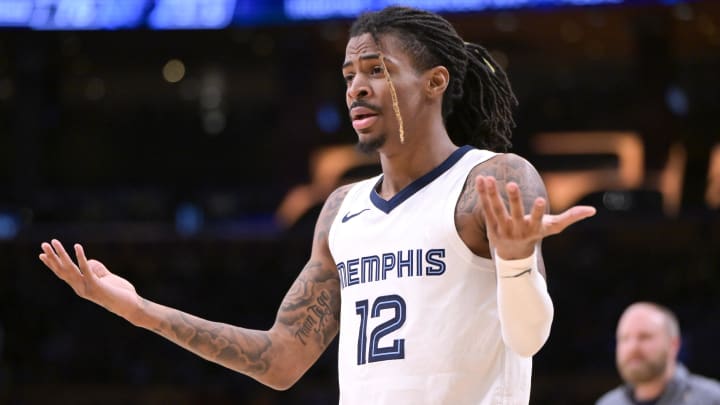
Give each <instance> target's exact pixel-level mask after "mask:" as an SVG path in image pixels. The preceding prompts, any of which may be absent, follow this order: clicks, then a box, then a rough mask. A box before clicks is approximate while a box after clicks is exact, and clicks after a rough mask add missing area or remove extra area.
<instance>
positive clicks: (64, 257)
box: [51, 239, 75, 266]
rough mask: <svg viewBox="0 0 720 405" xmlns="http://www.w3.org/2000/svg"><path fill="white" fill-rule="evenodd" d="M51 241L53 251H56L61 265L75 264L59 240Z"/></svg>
mask: <svg viewBox="0 0 720 405" xmlns="http://www.w3.org/2000/svg"><path fill="white" fill-rule="evenodd" d="M51 243H52V247H53V248H54V249H55V252H57V255H58V258H60V264H62V265H63V266H75V262H73V260H72V259H71V258H70V255H68V253H67V252H66V251H65V247H64V246H63V245H62V243H60V241H59V240H57V239H53V240H52V241H51Z"/></svg>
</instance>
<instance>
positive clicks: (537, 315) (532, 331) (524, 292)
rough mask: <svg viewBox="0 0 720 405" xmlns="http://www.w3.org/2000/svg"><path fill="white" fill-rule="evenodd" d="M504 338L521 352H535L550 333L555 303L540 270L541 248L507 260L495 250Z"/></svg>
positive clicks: (512, 347) (500, 316)
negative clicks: (527, 255) (525, 255)
mask: <svg viewBox="0 0 720 405" xmlns="http://www.w3.org/2000/svg"><path fill="white" fill-rule="evenodd" d="M493 253H494V257H495V270H496V272H497V300H498V315H499V318H500V327H501V329H502V337H503V341H504V342H505V344H506V345H508V346H509V347H510V348H511V349H512V350H513V351H515V352H516V353H518V354H519V355H521V356H525V357H529V356H532V355H534V354H535V353H536V352H537V351H538V350H540V348H541V347H542V345H543V344H544V343H545V341H546V340H547V338H548V336H549V335H550V326H551V325H552V319H553V304H552V300H551V299H550V295H549V294H548V292H547V284H546V283H545V278H544V277H543V276H542V275H541V274H540V272H539V271H538V262H537V261H538V252H537V248H535V251H534V252H533V254H532V255H530V256H529V257H526V258H523V259H517V260H504V259H502V258H501V257H500V256H498V255H497V251H494V252H493Z"/></svg>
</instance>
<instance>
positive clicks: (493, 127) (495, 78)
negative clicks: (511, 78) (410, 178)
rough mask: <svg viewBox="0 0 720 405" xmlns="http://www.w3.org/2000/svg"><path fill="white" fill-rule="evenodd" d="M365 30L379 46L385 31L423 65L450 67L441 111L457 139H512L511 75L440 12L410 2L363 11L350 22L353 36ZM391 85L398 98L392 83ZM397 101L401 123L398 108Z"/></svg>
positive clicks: (487, 144) (499, 142)
mask: <svg viewBox="0 0 720 405" xmlns="http://www.w3.org/2000/svg"><path fill="white" fill-rule="evenodd" d="M366 33H369V34H371V35H372V37H373V39H374V40H375V43H376V44H378V46H379V45H380V44H379V38H380V36H381V35H383V34H394V35H396V36H397V38H398V39H399V40H400V41H401V42H402V46H403V47H404V50H405V51H406V52H408V53H410V55H412V56H413V58H414V60H415V65H416V66H415V68H416V69H418V70H420V71H422V70H426V69H429V68H432V67H434V66H438V65H442V66H445V68H447V70H448V71H449V72H450V83H449V84H448V88H447V90H446V92H445V95H444V97H443V103H442V115H443V120H444V121H445V128H446V129H447V131H448V133H449V134H450V138H451V139H452V140H453V142H455V144H458V145H462V144H467V143H469V144H473V145H476V146H479V147H482V148H487V149H491V150H495V151H503V150H506V149H507V148H509V147H510V146H511V145H512V144H511V142H510V138H511V136H512V129H513V128H514V127H515V121H514V120H513V116H512V108H513V107H514V106H515V105H517V99H516V98H515V94H513V91H512V89H511V87H510V83H509V82H508V79H507V75H506V74H505V72H504V71H503V70H502V68H501V67H500V66H499V65H498V64H497V63H496V62H495V61H494V60H493V58H492V57H491V56H490V54H489V53H488V52H487V50H485V48H483V47H481V46H480V45H476V44H472V43H468V42H464V41H463V40H462V38H460V36H459V35H458V34H457V32H456V31H455V28H453V26H452V25H451V24H450V23H449V22H448V21H447V20H445V19H444V18H442V17H440V16H439V15H437V14H434V13H430V12H426V11H422V10H417V9H414V8H408V7H397V6H394V7H388V8H385V9H383V10H381V11H377V12H370V13H365V14H363V15H361V16H360V17H359V18H358V19H357V20H356V21H355V22H354V23H353V25H352V27H351V28H350V36H351V37H356V36H359V35H362V34H366ZM383 68H384V69H385V66H383ZM385 71H387V69H385ZM389 83H390V84H392V81H390V80H389ZM390 90H391V93H392V94H393V95H394V97H393V99H396V98H397V94H395V93H394V87H393V86H392V85H391V87H390ZM393 104H396V102H394V103H393ZM394 107H395V114H396V115H397V118H398V121H399V122H400V123H402V117H401V116H400V112H399V110H398V109H397V108H396V106H394ZM400 127H401V129H400V131H401V137H402V131H403V129H402V125H400Z"/></svg>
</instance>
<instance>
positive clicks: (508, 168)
mask: <svg viewBox="0 0 720 405" xmlns="http://www.w3.org/2000/svg"><path fill="white" fill-rule="evenodd" d="M478 175H483V176H493V177H495V180H497V185H498V188H499V189H500V190H503V192H501V193H500V195H501V196H502V199H503V201H504V202H505V204H508V198H507V194H506V193H505V192H504V190H505V185H506V184H507V183H510V182H514V183H515V184H517V185H518V187H520V191H521V195H522V199H523V206H524V207H525V209H526V210H529V209H530V207H532V205H533V203H534V202H535V199H536V198H537V197H543V198H545V199H546V200H547V191H546V189H545V184H544V183H543V181H542V178H541V177H540V174H538V172H537V171H536V170H535V168H534V167H533V166H532V165H531V164H530V163H529V162H528V161H526V160H525V159H523V158H521V157H519V156H517V155H514V154H502V155H497V156H496V157H494V158H492V159H490V160H488V161H486V162H484V163H482V164H480V165H478V166H476V167H475V168H474V169H473V170H472V172H471V175H470V176H469V177H471V178H472V181H473V185H474V180H475V177H476V176H478ZM466 188H467V186H466Z"/></svg>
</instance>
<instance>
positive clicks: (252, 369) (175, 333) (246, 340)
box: [153, 311, 272, 375]
mask: <svg viewBox="0 0 720 405" xmlns="http://www.w3.org/2000/svg"><path fill="white" fill-rule="evenodd" d="M153 330H154V331H155V332H157V333H159V334H161V335H163V336H168V337H169V338H170V339H171V340H173V341H176V342H177V343H178V344H180V345H182V346H184V347H186V348H188V349H190V350H192V351H193V352H195V353H197V354H199V355H201V356H202V357H205V358H207V359H209V360H212V361H215V362H217V363H220V364H223V365H225V366H228V367H229V366H232V367H233V368H237V369H238V370H242V371H244V372H247V373H252V374H256V375H260V374H263V373H265V372H266V371H267V370H268V368H269V361H268V359H267V358H266V357H265V354H266V353H267V352H268V351H269V349H270V347H271V345H272V343H271V341H270V339H269V337H268V336H266V335H264V334H262V333H254V332H253V331H241V330H238V328H236V327H234V326H231V325H227V324H223V323H216V322H210V321H205V320H202V319H199V318H195V317H193V316H191V315H188V314H185V313H182V312H179V311H172V312H171V313H169V314H168V315H167V316H166V317H165V319H164V320H163V321H162V322H161V324H160V325H159V326H158V327H156V328H154V329H153Z"/></svg>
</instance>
